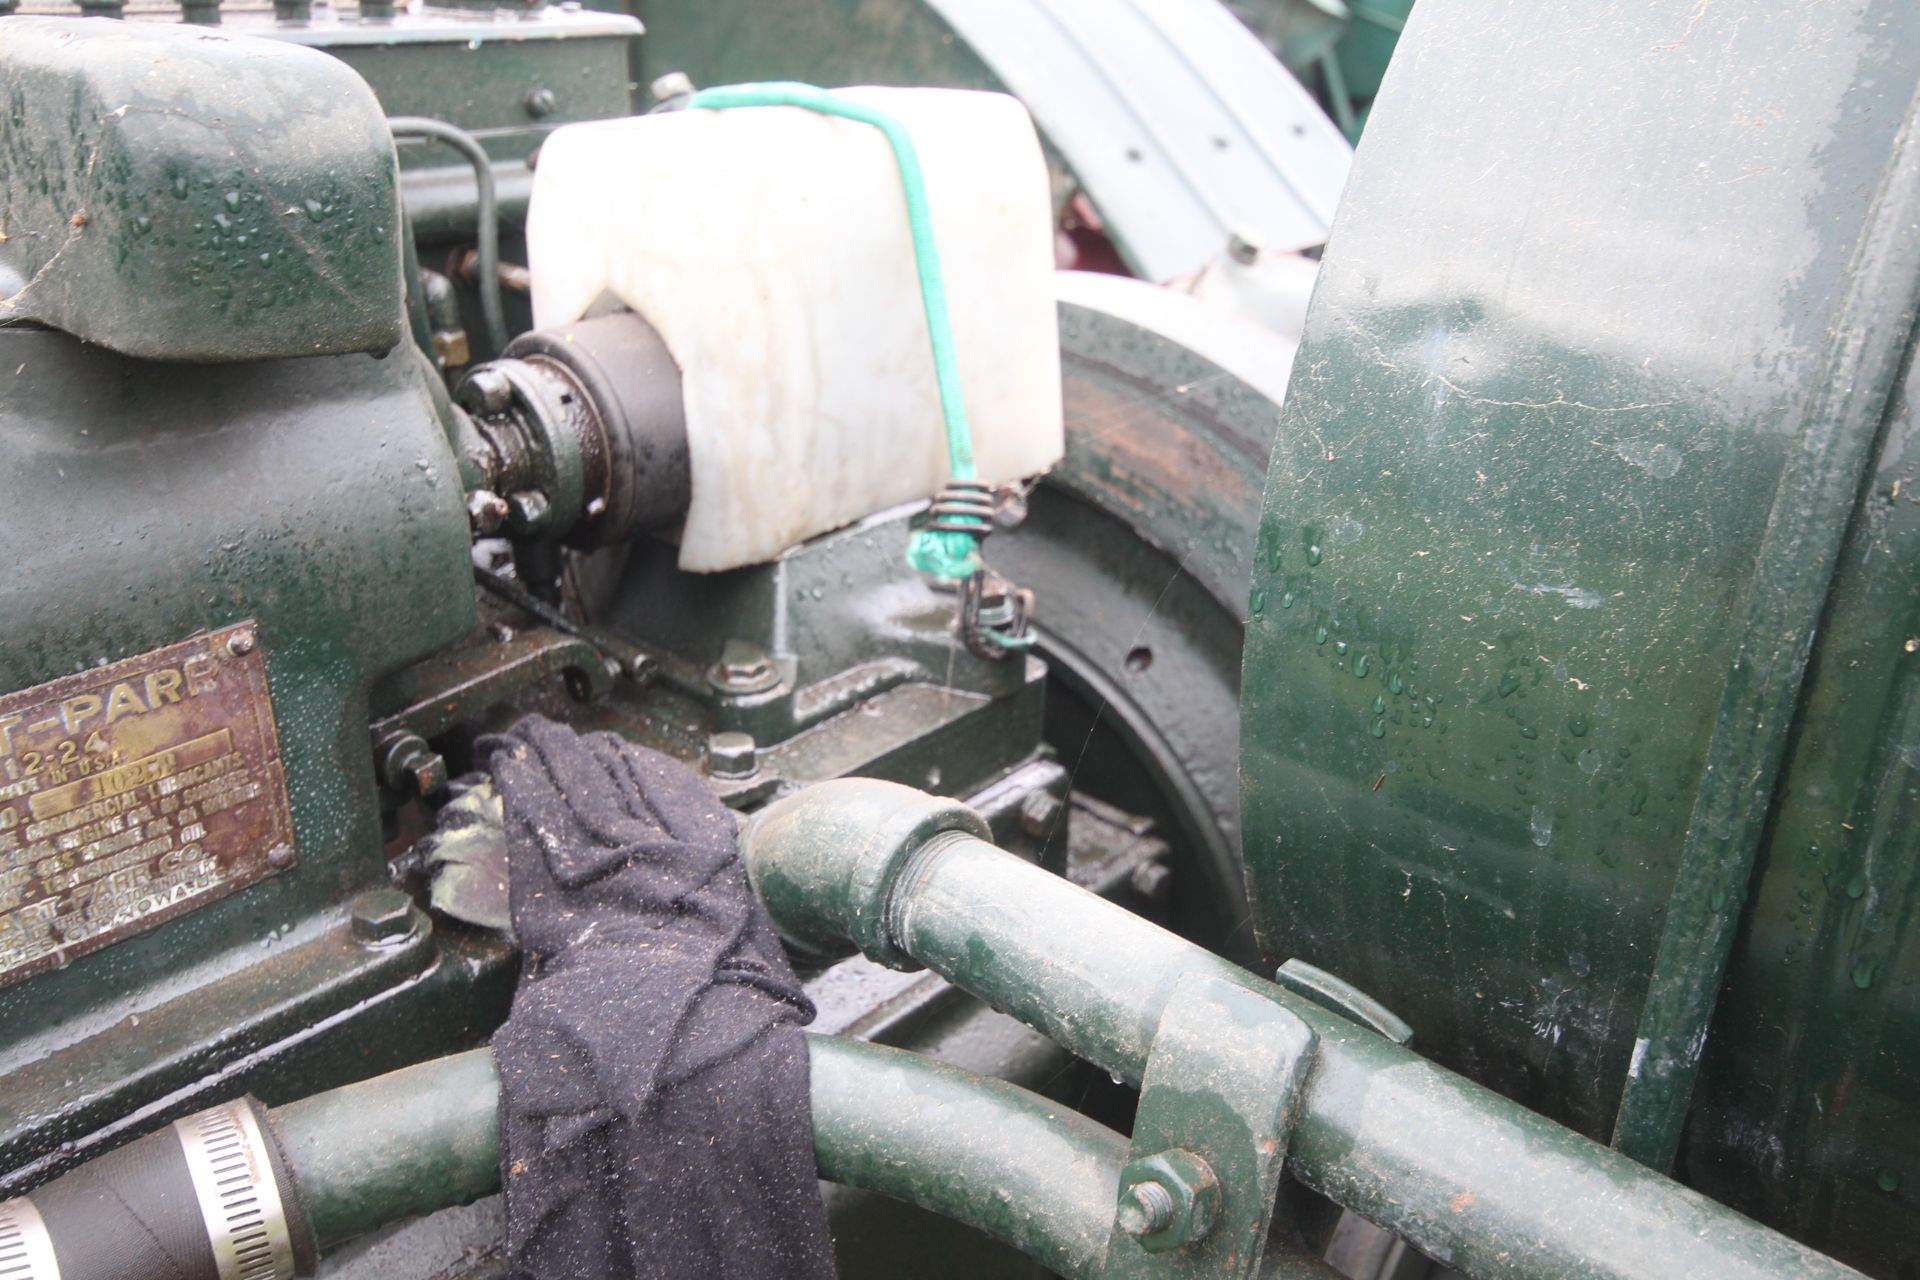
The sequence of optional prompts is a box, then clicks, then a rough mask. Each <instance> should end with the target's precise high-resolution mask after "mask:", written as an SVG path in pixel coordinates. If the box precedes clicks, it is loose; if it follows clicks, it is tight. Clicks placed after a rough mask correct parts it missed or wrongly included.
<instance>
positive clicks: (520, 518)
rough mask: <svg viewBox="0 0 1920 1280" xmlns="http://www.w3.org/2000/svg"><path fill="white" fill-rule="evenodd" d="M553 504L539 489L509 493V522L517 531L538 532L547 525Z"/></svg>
mask: <svg viewBox="0 0 1920 1280" xmlns="http://www.w3.org/2000/svg"><path fill="white" fill-rule="evenodd" d="M552 514H553V506H552V504H551V503H549V502H548V501H547V495H546V494H544V493H541V492H540V491H539V490H538V489H522V490H520V491H519V492H518V493H512V494H508V495H507V523H508V524H509V525H510V526H511V527H512V528H513V531H514V532H515V533H538V532H540V530H542V529H544V528H545V527H546V525H547V518H548V517H549V516H551V515H552Z"/></svg>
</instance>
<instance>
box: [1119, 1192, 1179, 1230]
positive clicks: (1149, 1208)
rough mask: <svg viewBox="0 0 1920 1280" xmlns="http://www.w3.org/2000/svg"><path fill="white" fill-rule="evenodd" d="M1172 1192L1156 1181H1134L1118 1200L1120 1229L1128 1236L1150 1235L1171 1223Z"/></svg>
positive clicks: (1172, 1212)
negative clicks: (1130, 1187)
mask: <svg viewBox="0 0 1920 1280" xmlns="http://www.w3.org/2000/svg"><path fill="white" fill-rule="evenodd" d="M1173 1214H1174V1203H1173V1192H1171V1191H1169V1190H1167V1189H1166V1188H1165V1187H1164V1186H1162V1185H1161V1184H1159V1183H1158V1182H1139V1183H1135V1184H1134V1187H1133V1190H1132V1191H1130V1192H1128V1193H1127V1195H1126V1196H1125V1198H1123V1199H1122V1200H1121V1201H1120V1212H1119V1215H1118V1217H1119V1221H1120V1229H1121V1230H1122V1231H1124V1232H1126V1233H1127V1234H1128V1235H1130V1236H1150V1235H1154V1234H1156V1233H1158V1232H1161V1231H1165V1230H1166V1229H1167V1228H1168V1227H1170V1226H1172V1225H1173Z"/></svg>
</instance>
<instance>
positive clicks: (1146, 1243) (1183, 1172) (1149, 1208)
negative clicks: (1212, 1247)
mask: <svg viewBox="0 0 1920 1280" xmlns="http://www.w3.org/2000/svg"><path fill="white" fill-rule="evenodd" d="M1219 1206H1220V1179H1219V1178H1218V1177H1216V1176H1215V1175H1214V1172H1213V1169H1212V1167H1211V1166H1209V1165H1208V1164H1207V1162H1206V1161H1205V1160H1202V1159H1201V1158H1200V1157H1199V1156H1197V1155H1195V1154H1193V1152H1191V1151H1182V1150H1180V1149H1178V1148H1174V1149H1173V1150H1169V1151H1162V1152H1159V1153H1157V1154H1155V1155H1150V1156H1145V1157H1142V1158H1140V1159H1138V1160H1134V1161H1132V1162H1130V1163H1129V1164H1128V1165H1127V1167H1126V1168H1124V1169H1122V1170H1121V1171H1120V1200H1119V1203H1118V1204H1117V1205H1116V1206H1115V1209H1114V1222H1115V1223H1116V1224H1117V1225H1118V1226H1119V1228H1120V1230H1122V1231H1124V1232H1125V1233H1126V1234H1128V1235H1130V1236H1132V1237H1133V1238H1134V1239H1136V1240H1138V1241H1139V1242H1140V1247H1141V1248H1142V1249H1145V1250H1146V1251H1147V1252H1148V1253H1164V1252H1165V1251H1167V1250H1169V1249H1180V1248H1184V1247H1186V1246H1187V1245H1190V1244H1192V1243H1193V1242H1194V1241H1196V1240H1200V1239H1203V1238H1204V1237H1205V1236H1206V1234H1207V1233H1208V1232H1209V1231H1211V1230H1213V1219H1214V1215H1215V1213H1216V1212H1217V1211H1218V1209H1219Z"/></svg>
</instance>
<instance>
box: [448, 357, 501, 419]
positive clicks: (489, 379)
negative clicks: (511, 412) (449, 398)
mask: <svg viewBox="0 0 1920 1280" xmlns="http://www.w3.org/2000/svg"><path fill="white" fill-rule="evenodd" d="M458 399H459V401H460V403H461V404H462V405H464V406H466V407H467V408H468V409H471V410H472V411H474V412H475V413H500V412H503V411H504V410H505V409H506V408H507V406H509V405H511V404H512V403H513V383H511V382H509V381H508V380H507V375H506V374H504V373H502V372H500V370H498V369H496V368H494V367H493V366H492V365H490V364H483V365H481V366H480V367H479V368H478V369H475V370H474V371H473V372H472V373H469V374H468V375H467V376H466V379H465V380H464V381H463V382H461V384H460V392H459V396H458Z"/></svg>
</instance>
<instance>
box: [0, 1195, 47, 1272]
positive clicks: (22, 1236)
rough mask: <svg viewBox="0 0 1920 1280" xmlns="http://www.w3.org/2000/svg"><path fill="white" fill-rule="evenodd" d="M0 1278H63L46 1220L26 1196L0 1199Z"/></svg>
mask: <svg viewBox="0 0 1920 1280" xmlns="http://www.w3.org/2000/svg"><path fill="white" fill-rule="evenodd" d="M0 1280H60V1264H59V1263H58V1262H56V1261H54V1257H53V1240H52V1238H51V1237H50V1236H48V1235H47V1224H46V1223H44V1222H42V1221H41V1220H40V1211H39V1210H38V1209H35V1208H34V1207H33V1201H31V1200H28V1199H26V1198H25V1197H22V1198H21V1199H18V1200H7V1201H4V1202H0Z"/></svg>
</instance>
